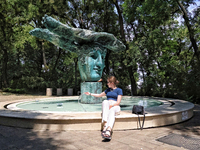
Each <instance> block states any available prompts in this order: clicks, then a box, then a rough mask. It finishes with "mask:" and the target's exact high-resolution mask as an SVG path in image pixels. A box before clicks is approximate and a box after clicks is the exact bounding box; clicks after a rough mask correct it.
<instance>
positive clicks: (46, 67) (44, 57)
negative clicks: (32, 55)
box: [42, 42, 48, 71]
mask: <svg viewBox="0 0 200 150" xmlns="http://www.w3.org/2000/svg"><path fill="white" fill-rule="evenodd" d="M42 57H43V63H44V70H45V71H47V70H48V66H47V61H46V56H45V50H44V42H42Z"/></svg>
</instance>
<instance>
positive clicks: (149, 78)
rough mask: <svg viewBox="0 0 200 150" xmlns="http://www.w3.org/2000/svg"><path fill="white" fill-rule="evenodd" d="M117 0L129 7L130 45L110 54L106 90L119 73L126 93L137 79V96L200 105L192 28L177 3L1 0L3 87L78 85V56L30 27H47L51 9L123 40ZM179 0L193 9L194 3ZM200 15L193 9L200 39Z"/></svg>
mask: <svg viewBox="0 0 200 150" xmlns="http://www.w3.org/2000/svg"><path fill="white" fill-rule="evenodd" d="M114 2H117V4H119V8H120V10H121V12H123V14H122V17H123V21H124V24H123V25H124V31H125V37H126V39H125V40H126V44H127V50H126V51H123V52H120V53H114V52H110V51H108V52H107V57H106V66H107V67H106V68H105V69H104V72H103V76H102V78H103V90H104V89H106V88H107V87H106V85H107V84H106V78H107V76H108V75H115V76H116V77H117V79H118V80H119V81H120V84H119V87H121V88H122V89H123V91H124V94H125V95H130V94H131V92H130V90H128V89H127V87H128V86H129V85H130V84H131V83H134V82H135V83H136V82H138V81H140V80H141V79H142V81H143V82H142V84H141V85H138V95H149V96H162V97H172V98H180V99H185V100H189V101H192V102H194V103H200V93H199V91H200V79H199V76H200V69H199V64H198V60H197V57H195V55H196V54H195V52H194V49H193V48H192V46H191V41H190V37H189V31H188V28H187V26H186V24H185V21H183V22H182V23H179V22H178V21H177V17H182V15H183V14H182V12H181V11H180V7H179V6H178V3H177V1H164V0H159V1H158V0H151V1H147V0H146V1H145V0H125V1H119V0H116V1H108V0H98V1H97V0H93V1H89V0H85V1H80V0H78V1H74V0H69V1H65V0H59V1H55V0H44V1H43V2H41V1H40V0H35V1H28V0H9V1H1V2H0V5H1V7H0V15H1V16H2V17H1V18H0V26H1V28H0V77H1V78H0V82H1V83H0V88H3V87H4V88H5V87H6V84H5V83H6V81H7V83H8V84H7V87H8V88H9V91H11V89H26V90H34V91H44V89H45V88H46V87H53V88H56V87H62V88H63V90H64V91H65V89H67V88H77V90H80V89H79V88H80V82H81V79H80V74H79V71H78V69H77V68H76V59H77V56H76V55H75V54H73V53H69V52H67V51H64V50H62V49H60V48H57V47H55V46H54V45H53V44H51V43H49V42H47V41H41V40H40V39H37V38H35V37H33V36H30V35H29V33H28V32H29V31H30V30H32V29H33V28H35V27H40V28H43V25H42V23H41V20H42V17H43V16H44V14H47V15H49V16H52V17H53V18H56V19H58V20H60V21H61V22H62V23H65V24H68V25H69V26H72V27H79V28H85V29H90V30H93V31H98V32H109V33H112V34H114V35H115V36H116V37H117V38H118V39H122V38H123V37H121V35H120V30H121V28H120V24H119V14H118V12H117V11H116V10H117V9H116V6H115V5H114ZM180 2H181V3H182V4H183V6H184V7H185V9H187V8H188V7H189V5H190V4H191V3H193V2H194V1H193V0H183V1H180ZM199 13H200V8H199V6H198V7H197V9H194V12H193V15H192V14H189V13H188V16H189V24H190V25H191V27H192V29H193V30H194V38H195V39H196V41H200V34H199V33H200V17H199V16H200V15H199ZM197 45H198V47H199V42H197ZM42 48H44V53H43V51H42ZM198 51H199V50H198ZM43 54H45V57H44V55H43ZM6 58H7V59H6ZM44 58H45V60H46V65H47V66H45V67H44ZM131 76H132V77H134V78H132V77H131ZM6 78H7V79H6ZM133 79H135V81H131V80H133ZM136 86H137V85H136Z"/></svg>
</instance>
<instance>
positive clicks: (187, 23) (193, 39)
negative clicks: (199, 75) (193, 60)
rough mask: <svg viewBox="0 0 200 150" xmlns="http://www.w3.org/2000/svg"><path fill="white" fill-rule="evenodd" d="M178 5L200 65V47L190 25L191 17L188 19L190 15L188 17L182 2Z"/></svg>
mask: <svg viewBox="0 0 200 150" xmlns="http://www.w3.org/2000/svg"><path fill="white" fill-rule="evenodd" d="M177 3H178V5H179V7H180V10H181V12H182V13H183V18H184V20H185V24H186V26H187V28H188V31H189V36H190V41H191V43H192V47H193V49H194V54H195V56H196V57H197V60H198V63H199V64H200V61H199V53H198V47H197V43H196V40H195V38H194V30H193V29H192V27H191V25H190V22H189V17H188V15H187V11H186V10H185V8H184V6H183V5H182V3H181V2H179V1H178V0H177Z"/></svg>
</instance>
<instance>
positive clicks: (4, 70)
mask: <svg viewBox="0 0 200 150" xmlns="http://www.w3.org/2000/svg"><path fill="white" fill-rule="evenodd" d="M3 52H4V53H3V67H2V80H3V81H2V82H3V87H4V88H7V87H8V76H7V64H8V52H7V50H6V49H3Z"/></svg>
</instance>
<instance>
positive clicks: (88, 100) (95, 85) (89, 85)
mask: <svg viewBox="0 0 200 150" xmlns="http://www.w3.org/2000/svg"><path fill="white" fill-rule="evenodd" d="M85 92H90V93H94V94H100V93H101V92H102V83H101V82H83V83H81V94H82V96H81V103H84V104H97V103H101V102H102V98H101V97H94V96H91V95H85V94H84V93H85Z"/></svg>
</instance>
